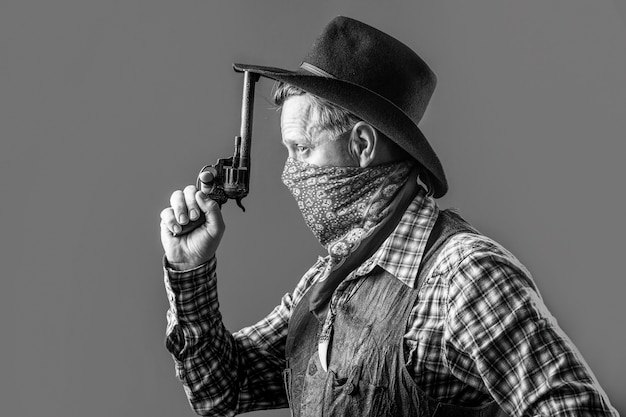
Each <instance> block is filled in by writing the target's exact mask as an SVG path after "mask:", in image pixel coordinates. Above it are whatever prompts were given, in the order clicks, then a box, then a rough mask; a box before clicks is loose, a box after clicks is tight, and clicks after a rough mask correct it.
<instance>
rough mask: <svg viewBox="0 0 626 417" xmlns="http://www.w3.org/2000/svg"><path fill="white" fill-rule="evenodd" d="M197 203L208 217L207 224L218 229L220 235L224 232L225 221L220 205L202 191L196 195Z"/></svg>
mask: <svg viewBox="0 0 626 417" xmlns="http://www.w3.org/2000/svg"><path fill="white" fill-rule="evenodd" d="M196 202H197V203H198V206H199V207H200V209H201V210H202V211H203V212H204V214H205V216H206V223H207V224H210V225H211V226H214V227H216V228H217V230H219V231H220V233H221V232H223V231H224V219H223V217H222V210H221V209H220V205H219V204H217V202H215V201H214V200H212V199H211V198H210V197H208V196H207V195H205V194H204V193H202V192H201V191H198V192H197V193H196Z"/></svg>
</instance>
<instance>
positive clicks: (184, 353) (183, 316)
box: [164, 258, 315, 416]
mask: <svg viewBox="0 0 626 417" xmlns="http://www.w3.org/2000/svg"><path fill="white" fill-rule="evenodd" d="M215 269H216V261H215V258H213V259H211V260H210V261H209V262H208V263H207V264H204V265H201V266H199V267H197V268H195V269H192V270H188V271H174V270H172V269H171V268H169V267H168V266H167V261H165V263H164V272H165V289H166V293H167V295H168V300H169V309H168V311H167V330H166V339H165V345H166V348H167V349H168V351H169V352H170V353H171V354H172V357H173V358H174V362H175V369H176V376H177V377H178V379H179V380H180V381H181V382H182V384H183V387H184V389H185V393H186V395H187V398H188V399H189V403H190V404H191V406H192V408H193V409H194V411H195V412H196V413H197V414H200V415H216V416H217V415H219V416H232V415H235V414H240V413H245V412H249V411H254V410H261V409H270V408H282V407H287V406H288V403H287V398H286V393H285V390H284V386H283V376H282V373H283V370H284V368H285V352H284V346H285V340H286V336H287V327H288V322H289V317H290V316H291V312H292V310H293V307H294V306H295V305H296V304H297V302H298V301H299V300H300V299H301V298H302V295H303V294H304V292H306V290H307V289H308V287H309V286H310V283H311V280H312V279H313V277H314V276H315V270H313V268H312V270H310V271H309V272H308V273H307V274H306V275H305V276H304V277H303V279H302V280H301V281H300V283H299V284H298V286H297V287H296V290H295V291H294V293H293V295H292V294H285V295H284V296H283V297H282V299H281V302H280V304H279V305H278V306H276V307H275V308H274V310H273V311H272V312H271V313H270V314H269V315H268V316H267V317H265V318H264V319H262V320H261V321H259V322H258V323H256V324H255V325H253V326H250V327H246V328H244V329H242V330H240V331H238V332H235V333H233V334H231V333H230V332H229V331H228V330H227V329H226V328H225V327H224V324H223V323H222V316H221V314H220V311H219V302H218V296H217V279H216V272H215Z"/></svg>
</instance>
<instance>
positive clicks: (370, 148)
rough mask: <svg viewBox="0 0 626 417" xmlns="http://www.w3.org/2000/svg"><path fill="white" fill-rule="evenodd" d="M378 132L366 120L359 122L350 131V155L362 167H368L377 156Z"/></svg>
mask: <svg viewBox="0 0 626 417" xmlns="http://www.w3.org/2000/svg"><path fill="white" fill-rule="evenodd" d="M377 142H378V132H377V131H376V129H374V128H373V127H372V126H371V125H369V124H368V123H366V122H363V121H361V122H357V124H355V125H354V127H352V131H351V132H350V147H349V151H350V155H351V156H352V158H353V159H354V161H355V162H357V163H358V164H359V166H360V167H361V168H365V167H368V166H370V165H371V164H372V162H373V161H374V158H375V157H376V144H377Z"/></svg>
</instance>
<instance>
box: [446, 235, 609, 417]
mask: <svg viewBox="0 0 626 417" xmlns="http://www.w3.org/2000/svg"><path fill="white" fill-rule="evenodd" d="M494 248H496V249H494V250H474V251H472V253H471V254H469V255H468V256H466V257H465V258H464V259H463V260H462V261H461V262H460V264H459V267H458V269H457V271H456V273H455V274H454V278H453V280H452V281H451V284H450V286H449V291H448V300H447V316H446V321H445V331H444V343H445V355H446V360H447V362H448V366H449V367H450V369H451V371H452V372H453V374H454V375H455V376H456V377H458V378H459V379H461V380H463V381H464V382H465V383H467V384H468V385H471V386H473V387H474V388H476V389H479V390H481V391H483V392H486V393H489V394H490V395H491V396H492V397H493V398H494V399H495V400H496V401H497V402H498V404H499V405H500V407H501V408H502V409H503V410H504V411H505V412H506V413H507V414H509V415H511V416H555V415H559V416H578V415H594V416H618V414H617V412H616V411H615V409H614V408H612V407H611V405H610V403H609V401H608V398H607V397H606V395H605V394H604V392H603V391H602V389H601V388H600V385H599V384H598V382H597V381H596V380H595V378H594V376H593V374H592V372H591V370H590V369H589V367H588V366H587V364H586V363H585V361H584V360H583V358H582V356H581V355H580V354H579V352H578V351H577V349H576V347H575V346H574V345H573V343H572V342H571V341H570V340H569V338H568V337H567V336H566V335H565V333H564V332H563V331H562V330H561V329H560V327H559V326H558V324H557V322H556V320H555V319H554V317H553V316H552V315H551V314H550V312H549V311H548V309H547V308H546V307H545V305H544V303H543V301H542V299H541V297H540V296H539V293H538V291H537V288H536V287H535V285H534V283H533V282H532V279H531V278H530V274H529V273H528V272H527V271H526V269H525V268H524V267H523V266H522V265H521V264H519V262H518V261H517V260H515V259H514V258H513V256H512V255H510V254H509V253H506V252H503V251H504V250H502V251H500V250H499V249H497V247H496V246H494Z"/></svg>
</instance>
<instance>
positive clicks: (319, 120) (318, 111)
mask: <svg viewBox="0 0 626 417" xmlns="http://www.w3.org/2000/svg"><path fill="white" fill-rule="evenodd" d="M273 90H274V92H273V99H274V104H275V105H276V106H278V108H280V107H281V106H282V105H283V103H284V102H285V100H287V99H288V98H289V97H294V96H301V95H305V94H306V95H308V97H309V98H310V99H311V110H312V114H311V121H312V122H313V123H315V124H316V126H317V127H319V128H321V129H326V130H328V131H329V132H331V133H332V135H333V139H336V138H337V137H339V135H341V134H342V133H344V132H346V131H348V130H349V129H352V127H353V126H354V125H355V124H357V122H360V121H361V119H360V118H358V117H357V116H356V115H354V114H352V113H350V112H349V111H347V110H345V109H343V108H341V107H339V106H337V105H335V104H333V103H331V102H330V101H328V100H324V99H323V98H320V97H318V96H316V95H314V94H311V93H307V92H306V91H304V90H302V89H300V88H298V87H295V86H293V85H291V84H287V83H284V82H282V81H277V82H276V83H274V89H273ZM377 131H378V133H380V135H381V136H382V138H383V140H384V141H385V142H388V144H389V146H391V147H392V148H393V149H394V151H393V152H394V153H395V154H396V155H398V159H413V160H414V158H413V157H411V156H410V155H409V154H408V153H407V152H406V151H405V150H404V149H402V148H401V147H400V146H399V145H398V144H396V143H395V142H394V141H392V140H391V139H390V138H389V137H387V136H386V135H385V134H383V133H382V132H380V131H379V130H378V129H377ZM418 166H419V170H420V174H419V179H420V181H421V182H422V184H423V185H424V187H425V188H426V191H427V193H428V195H432V194H433V192H434V186H433V181H432V178H431V177H430V175H429V173H428V171H426V170H425V169H423V168H422V167H421V165H419V164H418Z"/></svg>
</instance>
